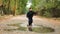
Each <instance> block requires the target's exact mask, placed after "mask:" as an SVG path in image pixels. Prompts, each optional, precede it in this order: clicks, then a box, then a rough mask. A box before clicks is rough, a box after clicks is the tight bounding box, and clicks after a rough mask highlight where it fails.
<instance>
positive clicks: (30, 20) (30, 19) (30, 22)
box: [29, 18, 33, 26]
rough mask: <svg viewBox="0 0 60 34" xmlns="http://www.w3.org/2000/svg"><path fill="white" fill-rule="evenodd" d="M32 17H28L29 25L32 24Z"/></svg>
mask: <svg viewBox="0 0 60 34" xmlns="http://www.w3.org/2000/svg"><path fill="white" fill-rule="evenodd" d="M32 22H33V19H32V18H29V26H32Z"/></svg>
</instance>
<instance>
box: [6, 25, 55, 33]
mask: <svg viewBox="0 0 60 34" xmlns="http://www.w3.org/2000/svg"><path fill="white" fill-rule="evenodd" d="M8 26H16V27H18V28H17V29H5V31H14V30H20V31H27V27H21V26H20V24H8ZM37 26H40V25H37ZM32 32H37V33H48V32H54V29H53V28H50V27H44V26H42V25H41V27H33V28H32Z"/></svg>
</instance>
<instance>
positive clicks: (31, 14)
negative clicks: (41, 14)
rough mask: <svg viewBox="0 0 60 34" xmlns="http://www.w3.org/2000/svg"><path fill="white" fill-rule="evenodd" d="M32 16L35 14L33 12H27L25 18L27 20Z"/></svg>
mask: <svg viewBox="0 0 60 34" xmlns="http://www.w3.org/2000/svg"><path fill="white" fill-rule="evenodd" d="M34 14H36V12H34V11H29V12H28V13H27V17H28V18H32V17H33V15H34Z"/></svg>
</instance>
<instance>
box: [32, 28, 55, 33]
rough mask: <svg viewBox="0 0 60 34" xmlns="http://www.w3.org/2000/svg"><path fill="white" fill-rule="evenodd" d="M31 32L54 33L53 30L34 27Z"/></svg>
mask: <svg viewBox="0 0 60 34" xmlns="http://www.w3.org/2000/svg"><path fill="white" fill-rule="evenodd" d="M32 31H33V32H38V33H48V32H54V29H52V28H50V27H37V28H36V27H35V28H33V29H32Z"/></svg>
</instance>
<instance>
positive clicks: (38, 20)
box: [0, 15, 60, 34]
mask: <svg viewBox="0 0 60 34" xmlns="http://www.w3.org/2000/svg"><path fill="white" fill-rule="evenodd" d="M27 22H28V19H27V18H26V16H25V15H19V16H5V18H0V34H60V20H56V19H50V18H49V19H48V18H42V17H38V16H34V17H33V23H34V24H37V25H43V26H47V27H51V28H53V29H55V32H50V33H36V32H31V31H19V30H14V31H4V29H7V28H8V29H9V28H10V27H9V26H7V24H17V23H27ZM11 28H13V29H15V28H16V27H11Z"/></svg>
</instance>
